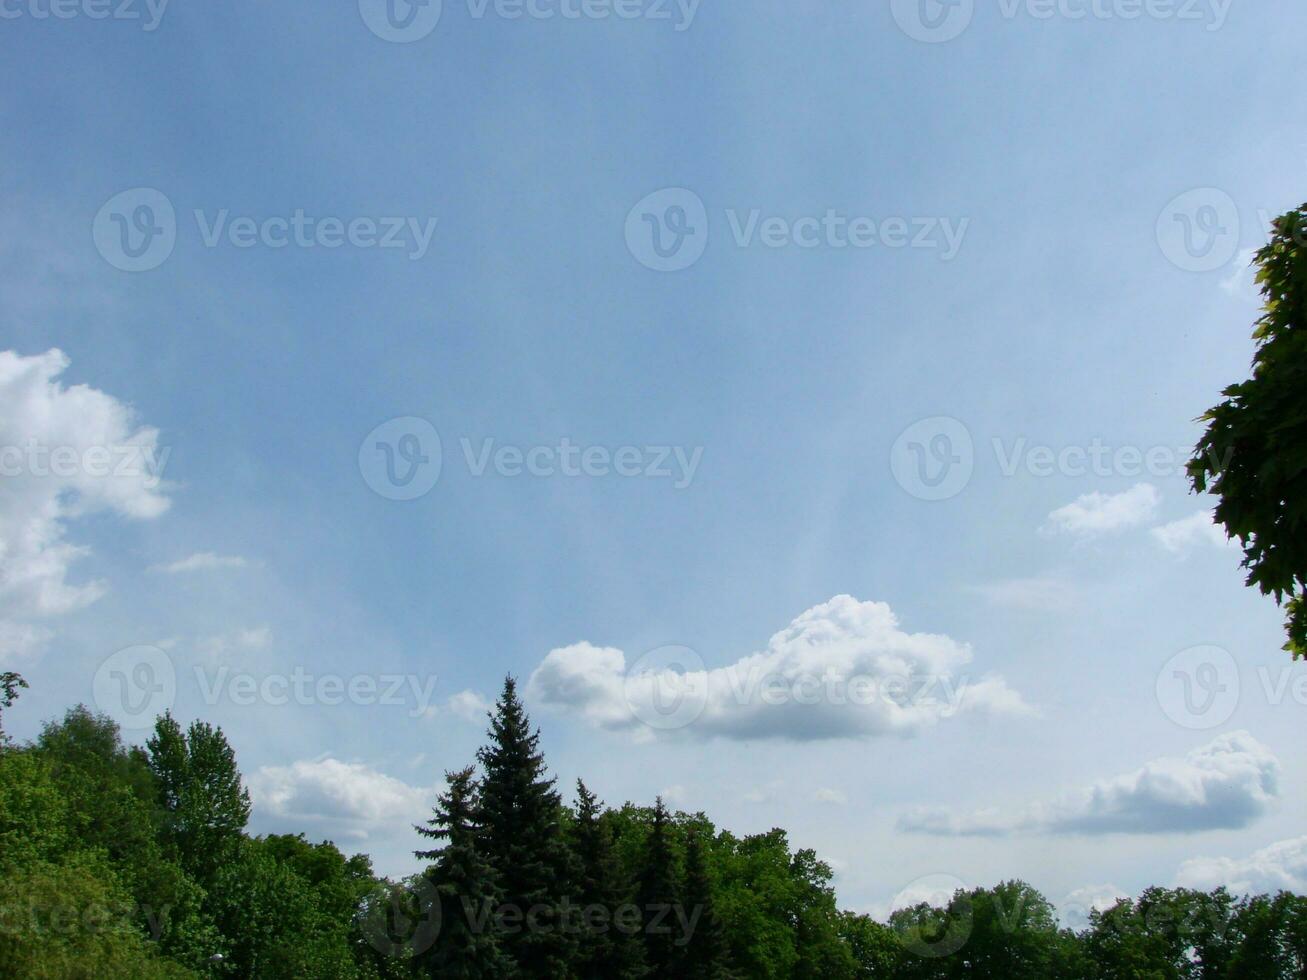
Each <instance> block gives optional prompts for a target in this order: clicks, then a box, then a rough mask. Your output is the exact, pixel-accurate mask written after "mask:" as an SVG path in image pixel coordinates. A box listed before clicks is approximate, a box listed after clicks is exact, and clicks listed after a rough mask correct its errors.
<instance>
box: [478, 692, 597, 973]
mask: <svg viewBox="0 0 1307 980" xmlns="http://www.w3.org/2000/svg"><path fill="white" fill-rule="evenodd" d="M489 734H490V744H489V745H487V746H485V747H484V748H482V749H481V750H480V751H479V752H478V753H477V758H478V759H479V760H480V762H481V765H482V768H483V769H484V770H485V778H484V780H483V782H482V786H481V812H480V818H481V826H482V834H481V849H482V853H483V854H484V855H485V856H486V858H487V859H488V860H489V862H490V864H491V866H492V867H493V868H494V869H495V871H496V873H497V874H498V877H499V885H500V888H501V889H502V898H501V902H500V907H499V913H498V915H497V924H498V929H499V936H500V942H501V944H502V946H503V948H504V950H505V952H507V953H508V954H509V956H510V957H511V958H512V960H513V962H514V963H515V964H516V966H517V968H518V970H519V971H520V974H521V976H523V977H526V978H535V977H539V978H542V980H543V978H548V980H558V978H560V977H567V976H569V975H570V967H571V961H572V959H573V957H574V956H575V955H576V934H575V930H574V928H569V927H568V923H567V922H565V921H564V917H563V916H562V915H561V914H560V907H561V906H562V904H563V902H564V901H565V897H566V896H567V894H568V889H569V886H570V882H569V879H570V877H571V875H570V868H569V865H570V853H569V852H568V849H567V845H566V842H565V841H564V839H563V832H562V827H561V822H560V818H561V815H562V804H561V802H560V800H559V797H558V794H557V793H556V792H555V791H554V781H553V779H551V778H550V777H549V776H548V775H547V774H546V770H545V760H544V756H543V755H541V753H540V751H539V742H540V733H539V732H537V731H534V730H533V729H532V728H531V722H530V720H529V719H528V718H527V715H526V710H525V708H523V706H522V702H521V700H520V699H519V698H518V696H517V683H516V682H515V681H514V680H513V678H512V677H511V676H510V677H508V678H506V679H505V681H504V690H503V693H502V694H501V695H500V697H499V701H498V702H497V703H496V705H495V712H494V714H493V715H492V716H491V719H490V733H489Z"/></svg>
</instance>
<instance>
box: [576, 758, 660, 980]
mask: <svg viewBox="0 0 1307 980" xmlns="http://www.w3.org/2000/svg"><path fill="white" fill-rule="evenodd" d="M570 837H571V845H572V851H573V854H574V856H575V860H574V865H575V867H576V869H577V879H576V896H575V897H576V901H577V902H578V903H579V904H580V906H581V908H582V910H583V912H586V910H589V909H592V908H599V909H602V910H603V913H602V915H596V916H595V919H594V920H590V919H588V918H587V919H586V920H584V921H585V922H586V926H585V927H583V929H582V932H581V935H580V937H579V941H580V949H579V951H578V954H577V961H576V963H577V965H576V975H577V977H578V978H579V980H634V978H637V977H643V976H644V946H643V944H642V943H641V942H640V937H639V933H638V932H633V931H630V929H629V927H625V924H626V922H627V921H628V920H627V918H626V917H625V916H624V915H623V914H622V909H623V907H624V906H626V905H627V903H629V902H630V900H631V894H630V892H631V889H630V888H629V887H628V886H627V883H626V881H625V880H624V876H623V874H622V869H621V867H620V865H619V864H618V861H617V855H616V853H615V851H614V849H613V835H612V831H611V829H610V828H609V826H608V824H607V823H606V822H605V821H604V820H603V815H602V813H601V806H600V804H599V801H598V800H597V799H596V798H595V795H594V794H593V793H591V792H590V790H589V789H587V788H586V785H585V783H583V782H582V781H581V780H579V779H578V780H577V781H576V820H575V821H574V822H573V824H572V827H571V833H570ZM586 914H587V915H588V912H587V913H586ZM624 927H625V928H624Z"/></svg>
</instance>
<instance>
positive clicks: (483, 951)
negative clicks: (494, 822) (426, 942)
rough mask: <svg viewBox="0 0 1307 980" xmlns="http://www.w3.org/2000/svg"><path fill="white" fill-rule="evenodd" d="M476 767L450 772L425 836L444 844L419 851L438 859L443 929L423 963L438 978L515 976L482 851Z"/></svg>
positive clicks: (434, 873) (434, 875) (434, 871)
mask: <svg viewBox="0 0 1307 980" xmlns="http://www.w3.org/2000/svg"><path fill="white" fill-rule="evenodd" d="M473 773H474V770H473V769H472V767H470V766H469V767H468V768H467V769H463V770H461V771H459V772H450V773H446V774H445V781H446V783H447V784H448V788H447V789H446V790H445V792H444V793H442V794H441V795H440V796H439V797H438V798H437V802H436V806H435V808H434V814H433V816H432V818H431V820H429V821H428V822H427V825H426V826H425V827H422V826H419V827H417V828H416V829H417V832H418V833H419V834H421V835H422V836H423V837H427V838H430V839H431V840H434V841H438V842H443V845H444V846H442V847H439V848H435V849H433V850H427V851H415V852H414V853H415V854H416V855H417V856H418V857H419V858H422V859H423V860H426V861H433V862H434V864H433V865H432V867H431V868H430V869H428V871H427V877H428V879H429V880H430V881H431V882H432V883H433V884H434V885H435V889H436V896H437V900H438V901H439V903H440V932H439V935H438V938H437V939H436V942H435V945H434V946H433V947H432V948H431V950H430V951H428V952H427V953H425V954H424V955H423V956H422V959H421V961H420V962H421V965H422V966H423V967H425V968H426V969H427V971H428V972H429V974H430V975H431V976H433V977H450V978H453V980H494V978H502V977H508V976H511V975H512V972H513V971H512V964H511V962H510V961H509V960H508V957H507V956H506V955H505V954H504V952H503V950H501V949H500V947H499V942H498V940H497V938H496V936H495V932H494V929H493V927H492V920H491V915H492V914H493V911H494V907H495V904H496V903H497V901H498V899H499V889H498V887H497V885H496V884H495V872H494V869H493V868H491V866H490V863H489V862H488V861H487V860H486V859H485V857H484V856H483V855H482V854H481V853H480V852H479V851H478V849H477V844H478V837H479V836H480V827H479V825H478V823H477V813H476V810H477V800H476V793H477V787H476V781H475V780H474V778H473Z"/></svg>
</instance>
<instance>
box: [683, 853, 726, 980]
mask: <svg viewBox="0 0 1307 980" xmlns="http://www.w3.org/2000/svg"><path fill="white" fill-rule="evenodd" d="M682 897H683V901H684V905H685V920H686V921H688V922H691V923H693V926H692V929H691V932H690V938H689V941H688V942H687V943H686V945H685V949H684V952H683V954H682V957H681V976H682V977H683V978H684V980H730V978H731V977H732V973H731V972H730V969H729V964H730V949H729V948H728V947H727V943H726V934H725V932H724V930H723V929H722V924H721V921H720V920H719V919H718V918H717V911H716V909H715V907H714V904H713V886H712V877H711V875H710V874H709V872H708V855H707V853H706V849H705V848H704V844H703V838H702V837H701V836H700V835H699V833H698V832H697V831H695V832H691V834H690V838H689V840H688V841H687V842H686V845H685V889H684V891H683V892H682Z"/></svg>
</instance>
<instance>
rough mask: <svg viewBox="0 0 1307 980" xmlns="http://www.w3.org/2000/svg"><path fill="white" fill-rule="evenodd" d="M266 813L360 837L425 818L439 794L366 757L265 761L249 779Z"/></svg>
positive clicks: (257, 804) (252, 792) (254, 797)
mask: <svg viewBox="0 0 1307 980" xmlns="http://www.w3.org/2000/svg"><path fill="white" fill-rule="evenodd" d="M249 788H250V797H251V799H252V801H253V803H254V806H255V807H256V808H257V809H259V810H260V811H262V812H261V813H260V816H261V817H264V818H266V817H272V818H275V819H278V820H287V821H291V822H300V823H311V824H328V825H332V826H333V827H334V829H337V830H340V831H343V832H345V833H346V834H347V835H349V836H352V837H355V838H363V837H367V836H368V832H369V828H374V829H379V828H380V827H382V826H384V827H386V828H393V827H395V826H399V825H404V824H413V823H420V822H422V821H423V820H424V819H425V818H426V816H427V811H428V810H429V809H430V807H431V805H432V801H433V800H434V796H433V795H432V794H431V793H430V792H428V791H427V790H424V789H419V788H417V787H415V786H410V785H408V784H407V783H405V782H403V781H402V780H399V779H396V778H394V777H393V776H387V775H386V774H385V773H381V772H378V771H377V770H375V769H372V768H370V767H368V766H366V765H363V764H362V763H357V762H341V761H340V760H339V759H333V758H323V759H314V760H303V761H300V762H294V763H292V764H291V765H289V766H264V767H263V768H261V769H259V770H258V771H257V772H256V773H254V775H253V776H251V777H250V780H249Z"/></svg>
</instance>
